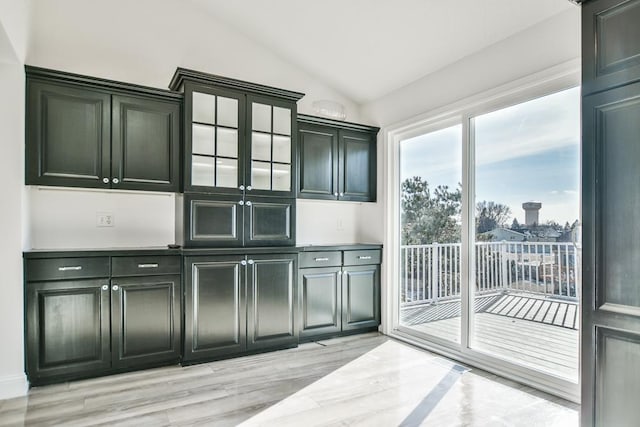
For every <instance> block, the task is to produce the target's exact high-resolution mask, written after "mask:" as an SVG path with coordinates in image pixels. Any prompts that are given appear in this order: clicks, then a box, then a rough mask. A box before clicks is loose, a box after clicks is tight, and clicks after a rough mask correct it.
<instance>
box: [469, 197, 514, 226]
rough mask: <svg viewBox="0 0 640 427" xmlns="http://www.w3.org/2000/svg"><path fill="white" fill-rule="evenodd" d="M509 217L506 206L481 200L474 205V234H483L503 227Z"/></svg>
mask: <svg viewBox="0 0 640 427" xmlns="http://www.w3.org/2000/svg"><path fill="white" fill-rule="evenodd" d="M510 216H511V209H510V208H509V206H507V205H503V204H502V203H496V202H487V201H486V200H483V201H482V202H478V204H477V205H476V233H478V234H480V233H485V232H487V231H491V230H494V229H496V228H498V227H504V226H505V225H506V222H507V220H508V219H509V217H510Z"/></svg>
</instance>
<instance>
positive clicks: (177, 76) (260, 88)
mask: <svg viewBox="0 0 640 427" xmlns="http://www.w3.org/2000/svg"><path fill="white" fill-rule="evenodd" d="M185 80H189V81H193V82H197V83H204V84H209V85H214V86H218V87H223V88H227V89H236V90H241V91H244V92H250V93H253V94H259V95H268V96H274V97H277V98H283V99H287V100H290V101H294V102H297V101H298V100H300V99H301V98H302V97H303V96H304V95H305V94H304V93H301V92H294V91H290V90H286V89H279V88H276V87H273V86H266V85H261V84H258V83H252V82H247V81H244V80H237V79H232V78H229V77H223V76H218V75H216V74H209V73H203V72H201V71H195V70H189V69H187V68H180V67H178V68H176V72H175V73H174V75H173V78H172V79H171V83H169V89H171V90H179V89H180V87H181V86H182V84H183V83H184V82H185Z"/></svg>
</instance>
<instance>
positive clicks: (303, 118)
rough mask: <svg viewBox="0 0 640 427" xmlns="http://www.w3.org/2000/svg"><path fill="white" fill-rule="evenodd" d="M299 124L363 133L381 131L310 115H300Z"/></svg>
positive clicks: (368, 126)
mask: <svg viewBox="0 0 640 427" xmlns="http://www.w3.org/2000/svg"><path fill="white" fill-rule="evenodd" d="M298 123H305V124H310V125H322V126H332V127H336V128H340V129H349V130H357V131H361V132H371V133H375V134H377V133H378V132H379V131H380V128H379V127H376V126H370V125H363V124H359V123H351V122H342V121H340V120H333V119H328V118H325V117H318V116H310V115H308V114H300V113H298Z"/></svg>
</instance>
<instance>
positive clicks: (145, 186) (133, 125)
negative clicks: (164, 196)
mask: <svg viewBox="0 0 640 427" xmlns="http://www.w3.org/2000/svg"><path fill="white" fill-rule="evenodd" d="M26 73H27V118H26V126H27V129H26V131H27V132H26V138H27V142H26V183H27V184H31V185H56V186H67V187H92V188H117V189H129V190H149V191H169V192H172V191H178V190H179V179H180V171H179V165H180V162H179V159H180V151H179V150H180V108H181V103H182V96H181V95H180V94H177V93H172V92H169V91H164V90H158V89H151V88H144V87H141V86H136V85H128V84H123V83H117V82H113V81H108V80H102V79H95V78H90V77H84V76H79V75H75V74H68V73H62V72H57V71H52V70H45V69H41V68H35V67H28V66H27V67H26Z"/></svg>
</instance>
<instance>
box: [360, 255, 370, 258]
mask: <svg viewBox="0 0 640 427" xmlns="http://www.w3.org/2000/svg"><path fill="white" fill-rule="evenodd" d="M358 259H371V257H370V256H369V255H367V256H359V257H358Z"/></svg>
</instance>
